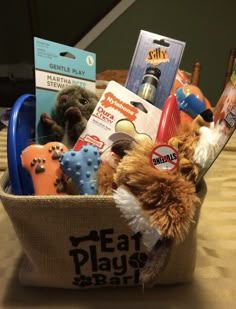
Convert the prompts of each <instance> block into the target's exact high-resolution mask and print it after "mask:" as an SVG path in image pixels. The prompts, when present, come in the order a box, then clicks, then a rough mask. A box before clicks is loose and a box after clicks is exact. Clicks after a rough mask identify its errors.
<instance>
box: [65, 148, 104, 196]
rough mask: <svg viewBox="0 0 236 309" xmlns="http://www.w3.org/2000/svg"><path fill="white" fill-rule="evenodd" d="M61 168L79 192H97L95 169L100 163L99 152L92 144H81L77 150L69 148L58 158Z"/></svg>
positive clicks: (92, 193)
mask: <svg viewBox="0 0 236 309" xmlns="http://www.w3.org/2000/svg"><path fill="white" fill-rule="evenodd" d="M60 164H61V169H62V170H63V172H64V173H65V174H66V175H67V176H69V177H70V178H71V179H72V181H74V182H75V183H76V184H77V185H78V187H79V192H80V194H82V195H84V194H90V195H94V194H96V193H97V184H96V171H97V169H98V167H99V164H100V154H99V151H98V149H97V148H96V147H95V146H93V145H85V146H82V147H81V149H80V150H79V151H74V150H69V151H67V152H65V153H64V154H63V155H62V157H61V158H60Z"/></svg>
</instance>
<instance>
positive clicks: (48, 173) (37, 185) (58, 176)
mask: <svg viewBox="0 0 236 309" xmlns="http://www.w3.org/2000/svg"><path fill="white" fill-rule="evenodd" d="M67 150H68V148H67V147H66V146H65V145H64V144H62V143H59V142H49V143H47V144H45V145H38V144H33V145H29V146H27V147H26V148H25V149H24V150H23V151H22V153H21V163H22V166H23V167H24V168H25V169H26V170H27V171H28V172H29V173H30V176H31V178H32V182H33V186H34V193H35V194H36V195H44V194H47V195H48V194H49V195H54V194H65V191H66V182H65V179H64V175H63V172H62V170H61V168H60V163H59V158H60V157H61V155H62V153H63V152H64V151H67Z"/></svg>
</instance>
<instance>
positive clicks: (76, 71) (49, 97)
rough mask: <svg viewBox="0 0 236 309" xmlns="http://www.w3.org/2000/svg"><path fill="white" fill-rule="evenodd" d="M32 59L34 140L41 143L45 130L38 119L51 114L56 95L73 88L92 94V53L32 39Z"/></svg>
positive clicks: (93, 66)
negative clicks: (34, 116) (33, 63)
mask: <svg viewBox="0 0 236 309" xmlns="http://www.w3.org/2000/svg"><path fill="white" fill-rule="evenodd" d="M34 56H35V86H36V139H37V142H39V143H44V138H46V137H45V130H44V128H43V126H42V125H41V123H40V116H41V114H42V113H43V112H44V113H47V114H49V115H51V114H52V112H53V106H54V101H55V97H56V94H57V93H58V92H59V91H60V90H62V89H64V88H65V87H68V86H75V85H78V86H80V87H82V88H85V89H87V90H90V91H92V92H95V90H96V54H94V53H92V52H89V51H85V50H80V49H78V48H75V47H70V46H66V45H63V44H59V43H55V42H51V41H48V40H44V39H41V38H37V37H35V38H34Z"/></svg>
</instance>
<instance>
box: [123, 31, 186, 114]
mask: <svg viewBox="0 0 236 309" xmlns="http://www.w3.org/2000/svg"><path fill="white" fill-rule="evenodd" d="M184 48H185V42H182V41H179V40H175V39H172V38H169V37H165V36H163V35H159V34H155V33H151V32H148V31H144V30H141V31H140V34H139V37H138V41H137V44H136V48H135V51H134V54H133V58H132V61H131V65H130V68H129V71H128V76H127V80H126V84H125V86H126V87H127V88H128V89H129V90H131V91H133V92H134V93H138V90H139V88H140V85H141V83H142V79H143V76H144V74H145V72H146V69H147V68H148V67H150V66H154V67H158V68H159V69H160V71H161V76H160V78H159V82H158V85H157V91H156V95H155V100H154V105H155V106H157V107H158V108H160V109H162V107H163V105H164V102H165V100H166V99H167V97H168V96H169V94H170V92H171V88H172V85H173V83H174V80H175V76H176V74H177V70H178V68H179V65H180V62H181V59H182V55H183V52H184Z"/></svg>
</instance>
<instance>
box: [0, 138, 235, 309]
mask: <svg viewBox="0 0 236 309" xmlns="http://www.w3.org/2000/svg"><path fill="white" fill-rule="evenodd" d="M235 159H236V134H234V135H233V136H232V138H231V140H230V141H229V143H228V145H227V146H226V148H225V149H224V151H223V152H222V153H221V154H220V156H219V157H218V159H217V160H216V161H215V163H214V164H213V166H212V167H211V169H210V170H209V171H208V172H207V174H206V176H205V180H206V183H207V187H208V193H207V196H206V198H205V201H204V204H203V207H202V211H201V217H200V222H199V226H198V249H197V264H196V270H195V277H194V281H193V283H192V284H187V285H177V286H168V287H155V288H153V289H150V290H148V289H147V290H145V291H144V292H143V291H142V290H141V288H126V289H124V288H113V289H110V288H106V289H96V290H87V291H70V290H58V289H51V288H26V287H22V286H21V285H20V284H19V282H18V278H17V274H18V266H19V262H20V259H21V249H20V246H19V243H18V240H17V238H16V235H15V233H14V231H13V229H12V226H11V223H10V221H9V219H8V217H7V214H6V212H5V211H4V209H3V207H0V283H1V284H0V286H1V288H0V308H11V309H14V308H45V309H46V308H59V309H60V308H66V309H67V308H96V309H97V308H113V309H115V308H142V309H143V308H145V309H148V308H152V309H153V308H165V309H166V308H181V309H182V308H199V309H205V308H206V309H211V308H214V309H218V308H219V309H224V308H227V309H229V308H236V259H235V256H236V201H235V200H236V161H235ZM1 173H2V172H1ZM0 206H1V205H0Z"/></svg>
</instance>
